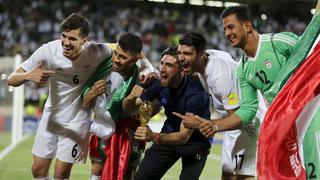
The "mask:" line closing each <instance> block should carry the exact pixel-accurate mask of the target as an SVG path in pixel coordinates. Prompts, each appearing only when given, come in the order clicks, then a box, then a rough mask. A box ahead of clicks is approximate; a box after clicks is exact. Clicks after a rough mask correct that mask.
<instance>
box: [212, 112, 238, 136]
mask: <svg viewBox="0 0 320 180" xmlns="http://www.w3.org/2000/svg"><path fill="white" fill-rule="evenodd" d="M211 123H212V125H217V128H218V131H219V132H220V131H229V130H235V129H239V128H241V125H242V123H241V119H240V117H239V116H237V115H236V114H234V113H232V114H230V115H229V116H228V117H226V118H221V119H217V120H212V121H211Z"/></svg>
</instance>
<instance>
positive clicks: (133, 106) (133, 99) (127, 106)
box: [122, 85, 144, 114]
mask: <svg viewBox="0 0 320 180" xmlns="http://www.w3.org/2000/svg"><path fill="white" fill-rule="evenodd" d="M143 90H144V89H143V88H142V87H141V86H138V85H135V86H134V87H133V88H132V90H131V92H130V94H129V95H128V96H127V97H125V98H124V99H123V101H122V110H123V112H124V113H126V114H134V113H136V112H138V109H139V107H140V105H141V104H142V100H141V99H140V96H141V94H142V92H143Z"/></svg>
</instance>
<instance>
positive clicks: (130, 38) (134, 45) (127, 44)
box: [118, 32, 142, 55]
mask: <svg viewBox="0 0 320 180" xmlns="http://www.w3.org/2000/svg"><path fill="white" fill-rule="evenodd" d="M118 44H119V46H120V47H121V49H123V50H124V51H125V52H129V53H131V54H132V55H139V54H140V53H141V51H142V40H141V38H140V37H139V36H137V35H135V34H132V33H128V32H126V33H123V34H121V35H120V37H119V40H118Z"/></svg>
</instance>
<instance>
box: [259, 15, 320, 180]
mask: <svg viewBox="0 0 320 180" xmlns="http://www.w3.org/2000/svg"><path fill="white" fill-rule="evenodd" d="M319 32H320V15H319V14H318V15H315V16H314V18H313V20H312V21H311V22H310V24H309V25H308V27H307V28H306V30H305V32H304V34H303V35H302V36H301V39H300V41H299V42H298V44H297V47H296V48H295V51H294V53H293V54H292V55H291V56H290V58H289V59H288V62H287V64H286V65H285V66H284V68H283V69H282V70H281V72H280V73H279V76H278V77H277V79H276V81H275V84H274V85H273V87H272V88H271V89H270V90H269V91H268V92H266V94H265V96H266V97H269V98H271V99H273V101H272V103H271V105H270V107H269V109H268V111H267V113H266V116H265V119H264V121H263V124H262V127H261V129H260V135H259V140H258V161H257V163H258V164H257V168H258V179H259V180H291V179H292V180H293V179H298V180H300V179H301V180H302V179H320V164H319V162H320V159H319V158H320V157H319V155H320V94H319V93H320V42H319V39H320V36H319Z"/></svg>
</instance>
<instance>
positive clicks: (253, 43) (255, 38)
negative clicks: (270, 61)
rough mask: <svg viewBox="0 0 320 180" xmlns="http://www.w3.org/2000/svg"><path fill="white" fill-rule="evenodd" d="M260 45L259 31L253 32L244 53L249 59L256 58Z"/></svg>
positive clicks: (249, 36)
mask: <svg viewBox="0 0 320 180" xmlns="http://www.w3.org/2000/svg"><path fill="white" fill-rule="evenodd" d="M258 45H259V33H258V32H257V31H253V32H252V33H251V34H249V35H248V38H247V42H246V44H245V46H244V48H243V51H244V52H245V53H246V55H247V56H249V57H255V55H256V53H257V50H258Z"/></svg>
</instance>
